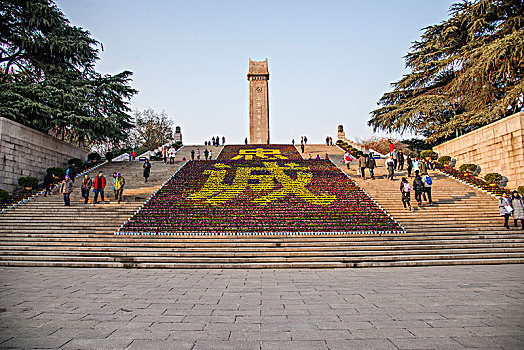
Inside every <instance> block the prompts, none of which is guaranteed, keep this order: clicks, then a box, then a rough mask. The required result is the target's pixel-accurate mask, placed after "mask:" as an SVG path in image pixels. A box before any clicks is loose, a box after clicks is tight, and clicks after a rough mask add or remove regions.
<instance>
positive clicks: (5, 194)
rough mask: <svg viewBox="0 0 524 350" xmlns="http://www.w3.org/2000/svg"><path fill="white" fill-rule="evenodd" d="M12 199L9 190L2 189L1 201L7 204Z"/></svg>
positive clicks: (0, 193) (0, 192)
mask: <svg viewBox="0 0 524 350" xmlns="http://www.w3.org/2000/svg"><path fill="white" fill-rule="evenodd" d="M10 199H11V196H10V195H9V192H7V191H5V190H0V203H2V204H6V203H9V201H10Z"/></svg>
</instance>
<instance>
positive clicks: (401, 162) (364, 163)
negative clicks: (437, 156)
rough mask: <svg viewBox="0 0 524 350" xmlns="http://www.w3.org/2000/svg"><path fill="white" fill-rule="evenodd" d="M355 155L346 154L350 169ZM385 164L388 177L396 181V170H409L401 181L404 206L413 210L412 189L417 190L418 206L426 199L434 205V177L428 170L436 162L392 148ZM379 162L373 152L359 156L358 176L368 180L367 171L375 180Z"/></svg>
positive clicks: (347, 165)
mask: <svg viewBox="0 0 524 350" xmlns="http://www.w3.org/2000/svg"><path fill="white" fill-rule="evenodd" d="M352 161H353V157H352V156H351V154H349V153H348V152H346V153H345V154H344V164H346V167H347V169H348V170H349V169H350V165H351V162H352ZM384 165H385V167H386V170H387V174H386V179H387V180H388V181H394V179H395V171H403V170H404V166H405V167H406V171H407V178H406V177H402V180H401V182H400V193H401V200H402V203H403V205H404V208H406V209H408V210H412V208H411V191H414V192H415V200H416V201H417V204H418V206H422V202H423V201H426V202H427V203H428V204H429V205H430V206H433V199H432V196H431V187H432V185H433V179H432V178H431V177H430V176H429V174H428V170H430V169H431V170H434V167H435V165H434V162H433V161H432V160H427V159H423V158H416V157H414V158H412V157H411V156H410V155H408V156H405V155H404V152H403V151H402V150H398V151H397V150H392V152H391V153H390V155H389V157H388V158H387V159H386V160H385V162H384ZM376 168H377V162H376V159H375V155H374V154H373V152H370V153H369V154H363V155H362V156H361V157H359V158H358V167H357V176H359V177H361V178H362V179H363V180H366V178H367V177H366V176H367V175H366V173H368V174H369V178H370V179H371V180H375V178H376V177H375V169H376ZM412 173H413V174H414V179H413V182H412V184H410V183H409V181H408V178H410V177H411V175H412Z"/></svg>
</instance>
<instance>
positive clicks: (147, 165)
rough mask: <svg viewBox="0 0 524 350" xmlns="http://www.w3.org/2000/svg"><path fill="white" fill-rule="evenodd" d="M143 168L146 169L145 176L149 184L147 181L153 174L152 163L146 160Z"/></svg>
mask: <svg viewBox="0 0 524 350" xmlns="http://www.w3.org/2000/svg"><path fill="white" fill-rule="evenodd" d="M143 168H144V174H143V175H144V178H145V179H146V182H147V179H148V178H149V175H150V174H151V163H149V160H148V159H146V161H145V162H144V165H143Z"/></svg>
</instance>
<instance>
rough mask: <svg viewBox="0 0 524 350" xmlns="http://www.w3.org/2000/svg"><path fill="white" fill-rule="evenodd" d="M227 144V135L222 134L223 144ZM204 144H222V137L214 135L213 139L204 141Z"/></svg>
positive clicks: (216, 145)
mask: <svg viewBox="0 0 524 350" xmlns="http://www.w3.org/2000/svg"><path fill="white" fill-rule="evenodd" d="M225 144H226V137H225V136H222V146H224V145H225ZM204 146H215V147H218V146H220V138H219V137H218V136H217V137H215V136H213V137H212V138H211V141H204Z"/></svg>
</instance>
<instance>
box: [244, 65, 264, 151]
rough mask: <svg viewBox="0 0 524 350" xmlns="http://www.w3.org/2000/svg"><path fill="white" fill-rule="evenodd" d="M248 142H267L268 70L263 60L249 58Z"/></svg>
mask: <svg viewBox="0 0 524 350" xmlns="http://www.w3.org/2000/svg"><path fill="white" fill-rule="evenodd" d="M247 80H249V143H251V144H266V143H269V94H268V81H269V71H268V68H267V58H266V59H265V61H251V59H250V60H249V70H248V73H247Z"/></svg>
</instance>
